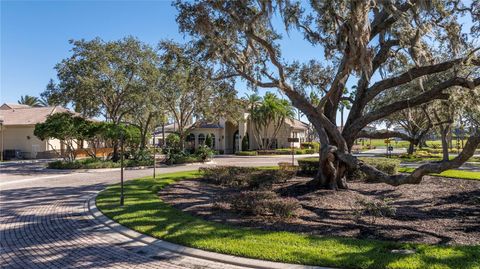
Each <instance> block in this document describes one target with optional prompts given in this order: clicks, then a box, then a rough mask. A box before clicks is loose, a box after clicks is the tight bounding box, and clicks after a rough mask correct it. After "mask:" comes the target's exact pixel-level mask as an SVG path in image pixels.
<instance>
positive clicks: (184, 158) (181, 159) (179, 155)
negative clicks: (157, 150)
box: [165, 151, 203, 164]
mask: <svg viewBox="0 0 480 269" xmlns="http://www.w3.org/2000/svg"><path fill="white" fill-rule="evenodd" d="M201 161H203V160H202V159H201V157H199V156H197V155H192V154H189V153H184V152H174V151H169V152H167V156H166V160H165V162H166V163H167V164H182V163H194V162H201Z"/></svg>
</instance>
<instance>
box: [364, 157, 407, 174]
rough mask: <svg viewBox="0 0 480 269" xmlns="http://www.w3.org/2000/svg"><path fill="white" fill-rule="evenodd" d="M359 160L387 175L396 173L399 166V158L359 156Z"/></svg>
mask: <svg viewBox="0 0 480 269" xmlns="http://www.w3.org/2000/svg"><path fill="white" fill-rule="evenodd" d="M360 160H361V161H363V162H364V163H366V164H369V165H371V166H373V167H375V168H377V169H378V170H380V171H382V172H385V173H387V174H389V175H395V174H398V168H399V167H400V160H398V159H389V158H360Z"/></svg>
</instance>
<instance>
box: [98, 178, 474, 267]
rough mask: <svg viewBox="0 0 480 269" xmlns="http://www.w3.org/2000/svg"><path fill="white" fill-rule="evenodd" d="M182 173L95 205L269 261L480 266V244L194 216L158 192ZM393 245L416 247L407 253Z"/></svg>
mask: <svg viewBox="0 0 480 269" xmlns="http://www.w3.org/2000/svg"><path fill="white" fill-rule="evenodd" d="M196 177H198V172H195V171H191V172H181V173H172V174H166V175H163V176H161V177H158V178H157V180H153V179H152V178H141V179H136V180H132V181H129V182H127V184H126V188H125V194H126V199H125V206H124V207H119V206H118V197H119V191H120V188H119V186H118V185H114V186H111V187H108V188H107V189H106V190H105V191H103V192H101V193H100V195H99V196H98V198H97V206H98V207H99V209H100V210H101V211H102V212H103V213H104V214H105V215H107V216H108V217H110V218H112V219H113V220H115V221H117V222H119V223H120V224H122V225H125V226H127V227H130V228H132V229H134V230H137V231H139V232H141V233H145V234H148V235H151V236H155V237H157V238H162V239H165V240H167V241H170V242H174V243H178V244H181V245H185V246H190V247H195V248H199V249H204V250H210V251H215V252H220V253H226V254H232V255H237V256H244V257H251V258H258V259H264V260H271V261H279V262H288V263H297V264H308V265H320V266H333V267H342V268H480V262H479V261H480V246H434V245H423V244H399V243H394V242H385V241H376V240H360V239H352V238H342V237H319V236H309V235H304V234H297V233H290V232H274V231H264V230H258V229H248V228H238V227H232V226H227V225H222V224H218V223H213V222H208V221H204V220H201V219H199V218H196V217H193V216H191V215H189V214H186V213H184V212H182V211H179V210H177V209H175V208H173V207H171V206H169V205H167V204H165V203H163V202H162V201H161V200H160V199H159V198H158V196H157V195H156V193H157V192H158V190H160V189H161V188H163V187H165V186H167V185H168V184H171V183H173V182H175V181H177V180H181V179H186V178H196ZM392 249H415V250H416V253H415V254H411V255H402V254H393V253H391V252H390V251H391V250H392Z"/></svg>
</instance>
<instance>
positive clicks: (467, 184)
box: [159, 177, 480, 245]
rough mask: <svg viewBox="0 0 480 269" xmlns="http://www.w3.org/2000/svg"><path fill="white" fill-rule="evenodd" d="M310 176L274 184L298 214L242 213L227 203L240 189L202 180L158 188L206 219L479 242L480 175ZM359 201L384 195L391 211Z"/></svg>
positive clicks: (394, 237) (415, 239)
mask: <svg viewBox="0 0 480 269" xmlns="http://www.w3.org/2000/svg"><path fill="white" fill-rule="evenodd" d="M308 181H309V179H308V178H302V177H297V178H295V179H292V180H290V181H289V182H287V183H283V184H277V185H274V187H273V189H274V191H275V192H276V193H278V194H279V195H281V196H283V197H294V198H296V199H298V200H299V201H300V204H301V206H302V208H301V209H299V210H297V211H296V212H295V213H296V215H297V216H296V217H293V218H290V219H287V220H281V219H278V218H275V217H273V216H246V215H240V214H238V213H237V212H235V211H233V210H231V209H230V207H229V205H228V197H230V196H231V195H233V194H235V193H238V191H239V190H238V189H231V188H225V187H221V186H216V185H212V184H209V183H207V182H204V181H202V180H184V181H180V182H178V183H176V184H174V185H171V186H169V187H167V188H165V189H164V190H162V191H160V193H159V195H160V197H161V199H163V200H164V201H165V202H167V203H169V204H171V205H173V206H174V207H176V208H178V209H180V210H183V211H186V212H188V213H190V214H193V215H197V216H200V217H202V218H204V219H207V220H211V221H216V222H221V223H228V224H233V225H238V226H247V227H255V228H261V229H266V230H282V231H292V232H302V233H309V234H318V235H338V236H348V237H356V238H369V239H381V240H394V241H401V242H417V243H429V244H463V245H473V244H480V181H474V180H461V179H449V178H441V177H426V178H424V180H423V181H422V183H421V184H419V185H402V186H399V187H393V186H389V185H386V184H368V183H364V182H349V187H350V189H349V190H342V191H337V192H335V191H331V190H317V191H313V192H312V191H311V187H309V186H308V185H306V183H307V182H308ZM359 201H384V202H385V201H386V202H387V204H388V207H389V208H394V209H395V210H396V213H395V215H394V216H390V217H372V216H369V215H361V214H360V213H359V212H361V210H362V209H364V208H365V206H364V205H363V206H362V205H361V204H360V203H359Z"/></svg>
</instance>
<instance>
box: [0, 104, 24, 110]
mask: <svg viewBox="0 0 480 269" xmlns="http://www.w3.org/2000/svg"><path fill="white" fill-rule="evenodd" d="M16 108H30V106H29V105H22V104H7V103H5V104H3V105H1V106H0V110H5V109H16Z"/></svg>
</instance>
